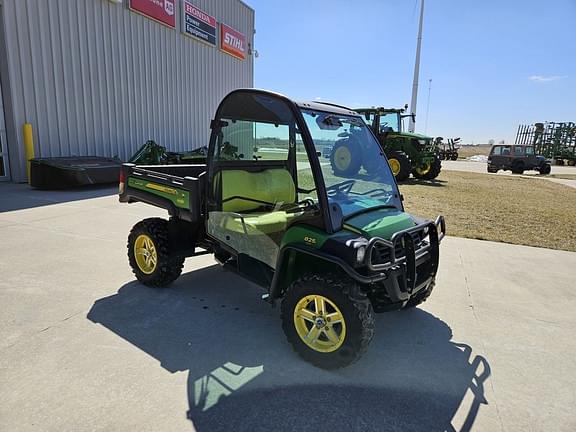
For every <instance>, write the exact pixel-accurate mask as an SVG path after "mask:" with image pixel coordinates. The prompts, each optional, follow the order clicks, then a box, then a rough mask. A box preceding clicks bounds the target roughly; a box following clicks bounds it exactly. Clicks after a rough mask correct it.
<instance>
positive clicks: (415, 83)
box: [408, 0, 424, 132]
mask: <svg viewBox="0 0 576 432" xmlns="http://www.w3.org/2000/svg"><path fill="white" fill-rule="evenodd" d="M423 21H424V0H422V3H421V5H420V24H419V25H418V41H417V44H416V62H415V63H414V81H413V82H412V100H411V101H410V114H412V116H410V122H409V123H408V131H409V132H414V129H415V124H414V118H415V117H416V104H417V103H418V76H419V75H420V47H421V46H422V22H423Z"/></svg>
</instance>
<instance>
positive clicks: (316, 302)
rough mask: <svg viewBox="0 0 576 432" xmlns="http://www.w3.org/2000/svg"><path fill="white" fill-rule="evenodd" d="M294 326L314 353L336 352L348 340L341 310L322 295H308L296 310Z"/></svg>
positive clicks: (297, 305)
mask: <svg viewBox="0 0 576 432" xmlns="http://www.w3.org/2000/svg"><path fill="white" fill-rule="evenodd" d="M294 326H295V327H296V332H297V333H298V336H300V339H302V342H304V343H305V344H306V345H307V346H308V347H310V348H312V349H313V350H314V351H319V352H323V353H329V352H332V351H336V350H337V349H338V348H340V346H341V345H342V343H344V339H345V338H346V323H345V322H344V317H343V316H342V312H340V309H338V307H337V306H336V305H335V304H334V303H333V302H332V301H331V300H329V299H327V298H326V297H323V296H321V295H317V294H315V295H308V296H306V297H304V298H302V299H301V300H300V301H299V302H298V304H296V307H295V308H294Z"/></svg>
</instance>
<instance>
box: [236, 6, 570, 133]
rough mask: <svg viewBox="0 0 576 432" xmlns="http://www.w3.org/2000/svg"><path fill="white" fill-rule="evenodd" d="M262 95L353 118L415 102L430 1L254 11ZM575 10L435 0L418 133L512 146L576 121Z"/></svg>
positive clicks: (422, 74)
mask: <svg viewBox="0 0 576 432" xmlns="http://www.w3.org/2000/svg"><path fill="white" fill-rule="evenodd" d="M245 1H246V3H247V4H249V5H250V6H251V7H253V8H254V9H255V10H256V36H255V44H254V45H255V48H256V49H257V50H258V52H259V57H258V58H257V59H255V83H254V84H255V86H256V87H259V88H266V89H270V90H275V91H279V92H281V93H284V94H286V95H287V96H290V97H292V98H294V99H298V100H312V99H315V98H321V99H322V100H326V101H331V102H336V103H341V104H344V105H348V106H351V107H359V106H373V105H384V106H395V107H400V106H403V105H404V104H405V103H409V102H410V95H411V91H412V76H413V68H414V55H415V50H416V32H417V25H418V8H417V6H416V4H417V1H418V3H419V0H380V1H378V0H371V1H370V0H366V1H364V0H358V1H354V2H352V1H345V0H331V1H328V0H314V1H312V0H308V1H305V0H291V1H289V2H287V1H279V0H245ZM575 53H576V0H549V1H547V2H542V1H535V0H500V1H497V0H483V1H472V0H426V8H425V21H424V38H423V45H422V62H421V70H420V88H419V92H418V110H417V114H418V116H417V123H416V131H417V132H422V133H423V132H424V129H425V120H426V104H427V98H428V80H429V79H432V90H431V97H430V111H429V117H428V128H427V133H428V135H432V136H438V135H440V136H444V137H453V136H460V137H462V138H463V140H464V142H465V143H470V142H475V143H481V142H487V141H488V140H489V139H491V138H492V139H495V140H497V141H499V140H501V139H505V140H506V141H507V142H509V141H513V139H514V136H515V134H516V128H517V125H518V124H519V123H533V122H536V121H576V54H575Z"/></svg>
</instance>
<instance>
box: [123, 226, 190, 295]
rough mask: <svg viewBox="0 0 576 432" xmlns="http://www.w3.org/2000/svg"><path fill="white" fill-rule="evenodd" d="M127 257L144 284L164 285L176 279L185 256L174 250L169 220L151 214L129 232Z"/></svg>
mask: <svg viewBox="0 0 576 432" xmlns="http://www.w3.org/2000/svg"><path fill="white" fill-rule="evenodd" d="M128 261H129V262H130V267H132V272H133V273H134V275H135V276H136V278H137V279H138V280H139V281H140V282H142V283H143V284H144V285H148V286H154V287H164V286H166V285H168V284H170V283H171V282H173V281H174V280H176V279H177V278H178V276H180V273H182V267H183V265H184V258H183V257H176V256H174V255H172V254H171V251H170V243H169V239H168V221H166V220H164V219H160V218H150V219H144V220H143V221H140V222H138V223H137V224H136V225H134V227H133V228H132V230H131V231H130V235H129V236H128Z"/></svg>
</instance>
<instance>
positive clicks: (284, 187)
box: [218, 169, 296, 212]
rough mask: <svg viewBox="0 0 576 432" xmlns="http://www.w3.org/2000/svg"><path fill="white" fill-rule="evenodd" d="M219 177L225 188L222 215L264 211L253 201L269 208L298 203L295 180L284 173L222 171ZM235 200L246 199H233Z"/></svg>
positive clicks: (270, 170) (271, 171)
mask: <svg viewBox="0 0 576 432" xmlns="http://www.w3.org/2000/svg"><path fill="white" fill-rule="evenodd" d="M218 174H219V176H220V179H219V180H220V182H221V187H222V201H223V202H222V211H225V212H244V211H250V210H256V209H258V208H260V207H262V205H263V204H262V203H258V202H255V201H250V199H254V200H258V201H263V202H265V203H269V204H284V203H293V202H295V200H296V187H295V185H294V180H293V179H292V176H291V175H290V173H289V172H288V171H286V170H285V169H267V170H264V171H259V172H249V171H244V170H223V171H220V172H219V173H218ZM232 197H242V198H247V199H242V198H233V199H230V198H232ZM227 200H228V201H227Z"/></svg>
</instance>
